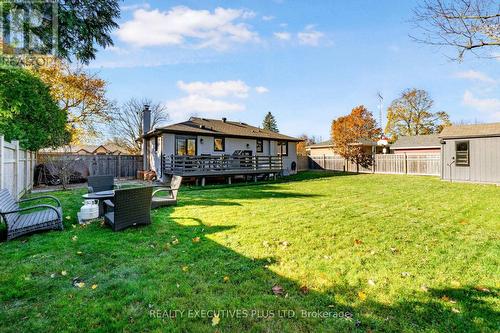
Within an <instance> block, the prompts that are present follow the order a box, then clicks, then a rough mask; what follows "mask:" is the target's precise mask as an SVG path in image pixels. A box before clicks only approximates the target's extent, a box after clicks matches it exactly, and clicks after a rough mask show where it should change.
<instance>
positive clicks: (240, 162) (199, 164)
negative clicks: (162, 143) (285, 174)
mask: <svg viewBox="0 0 500 333" xmlns="http://www.w3.org/2000/svg"><path fill="white" fill-rule="evenodd" d="M282 169H283V161H282V158H281V156H233V155H231V156H227V155H221V156H215V155H210V156H178V155H170V156H163V171H164V173H165V174H179V175H210V174H214V175H217V174H236V173H242V174H247V173H248V174H250V173H259V172H278V171H281V170H282Z"/></svg>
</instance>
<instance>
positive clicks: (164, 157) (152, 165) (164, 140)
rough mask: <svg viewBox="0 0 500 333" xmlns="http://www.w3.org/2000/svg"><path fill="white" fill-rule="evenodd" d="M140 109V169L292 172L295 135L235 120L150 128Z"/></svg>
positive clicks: (198, 173)
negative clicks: (141, 120)
mask: <svg viewBox="0 0 500 333" xmlns="http://www.w3.org/2000/svg"><path fill="white" fill-rule="evenodd" d="M148 117H149V110H146V109H145V111H144V129H143V131H144V133H146V134H145V135H144V136H143V138H144V142H143V154H144V156H145V158H144V169H145V170H153V171H155V172H156V174H157V175H158V176H159V177H161V178H164V177H168V176H170V175H173V174H178V175H183V176H193V177H196V178H197V179H198V178H200V179H201V180H202V184H204V182H205V177H210V176H224V177H226V178H228V181H229V182H230V181H231V176H236V175H250V176H253V177H254V178H255V179H256V177H257V176H259V175H273V176H276V175H277V174H284V175H289V174H294V173H296V172H297V149H296V144H297V142H300V141H301V140H300V139H297V138H294V137H291V136H288V135H284V134H281V133H275V132H273V131H269V130H265V129H262V128H259V127H255V126H251V125H249V124H246V123H243V122H237V121H229V120H227V119H226V118H222V119H206V118H198V117H191V118H190V119H189V120H187V121H185V122H181V123H177V124H172V125H168V126H164V127H158V128H155V129H152V130H150V129H149V128H148V127H149V124H150V121H149V120H148Z"/></svg>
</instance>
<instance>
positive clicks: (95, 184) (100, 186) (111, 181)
mask: <svg viewBox="0 0 500 333" xmlns="http://www.w3.org/2000/svg"><path fill="white" fill-rule="evenodd" d="M87 185H88V191H89V193H93V192H101V191H110V190H113V189H114V188H115V178H114V177H113V176H111V175H109V176H89V177H88V179H87Z"/></svg>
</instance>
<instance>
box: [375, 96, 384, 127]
mask: <svg viewBox="0 0 500 333" xmlns="http://www.w3.org/2000/svg"><path fill="white" fill-rule="evenodd" d="M377 98H378V123H379V125H380V128H382V132H384V124H383V123H382V102H383V101H384V97H383V96H382V93H381V92H380V91H377ZM382 135H383V134H382Z"/></svg>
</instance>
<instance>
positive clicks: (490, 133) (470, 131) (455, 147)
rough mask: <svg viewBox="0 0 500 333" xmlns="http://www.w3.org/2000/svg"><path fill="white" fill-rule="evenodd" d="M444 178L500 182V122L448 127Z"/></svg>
mask: <svg viewBox="0 0 500 333" xmlns="http://www.w3.org/2000/svg"><path fill="white" fill-rule="evenodd" d="M439 137H440V138H441V167H442V172H441V178H442V179H445V180H453V181H470V182H479V183H497V184H500V123H492V124H478V125H460V126H449V127H445V128H444V129H443V131H442V132H441V134H440V135H439Z"/></svg>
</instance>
